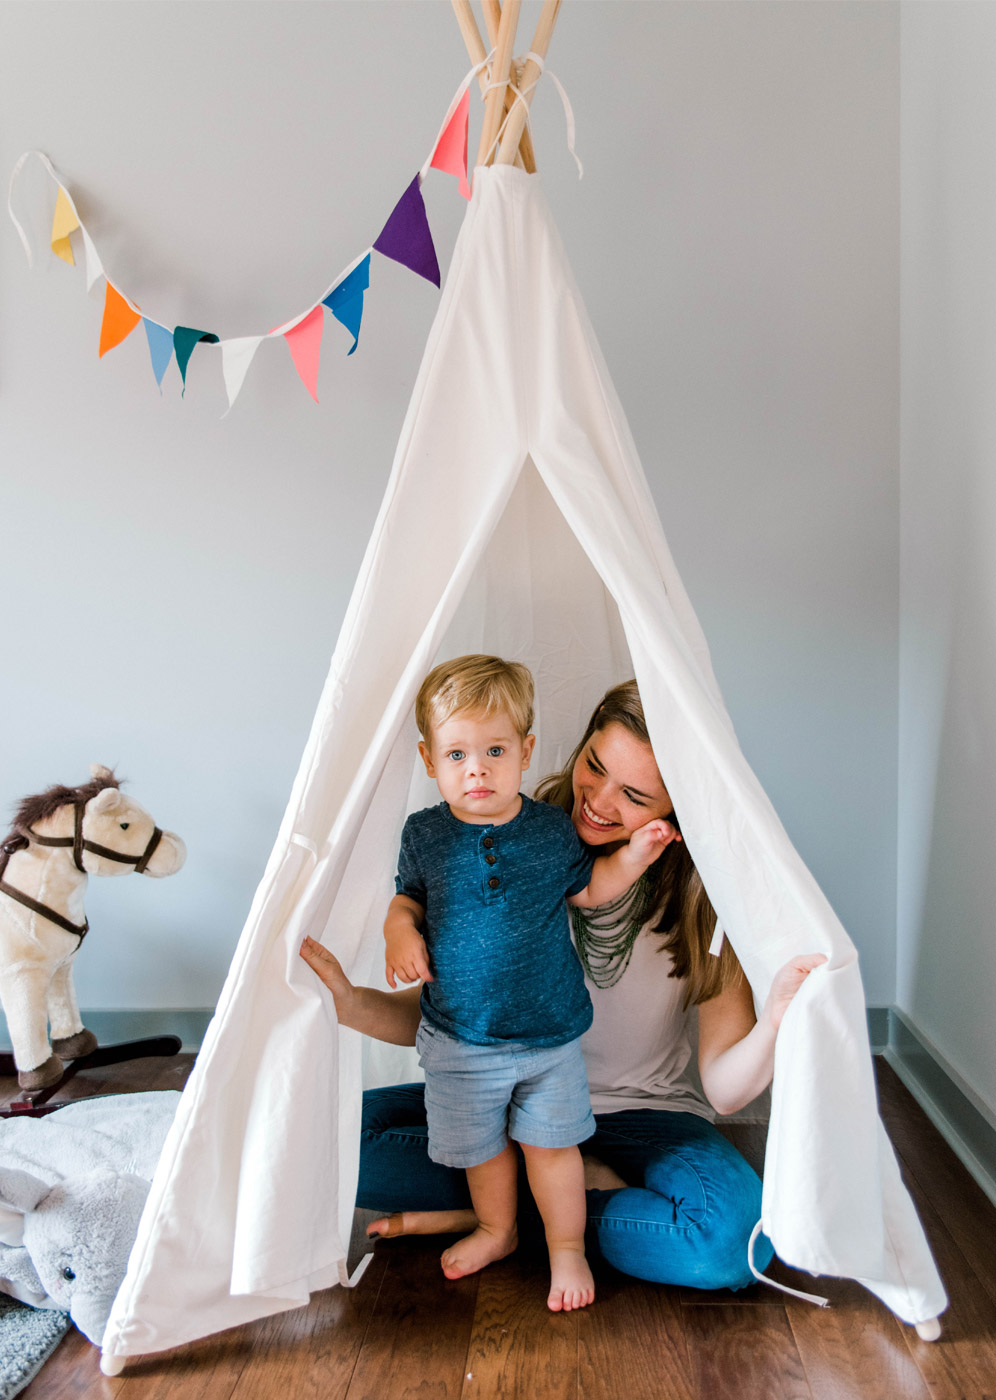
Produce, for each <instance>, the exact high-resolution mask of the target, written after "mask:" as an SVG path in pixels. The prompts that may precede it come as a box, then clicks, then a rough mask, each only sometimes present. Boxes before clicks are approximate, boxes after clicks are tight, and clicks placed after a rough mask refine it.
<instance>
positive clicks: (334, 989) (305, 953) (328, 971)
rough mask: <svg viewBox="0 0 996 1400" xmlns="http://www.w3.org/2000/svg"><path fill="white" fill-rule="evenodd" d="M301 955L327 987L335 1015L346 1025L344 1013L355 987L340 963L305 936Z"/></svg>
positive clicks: (319, 944)
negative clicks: (330, 994) (333, 1003)
mask: <svg viewBox="0 0 996 1400" xmlns="http://www.w3.org/2000/svg"><path fill="white" fill-rule="evenodd" d="M301 957H302V958H303V959H304V961H305V962H306V963H307V964H308V966H309V967H310V968H311V970H312V971H313V972H314V973H316V974H317V976H318V977H320V978H321V980H322V981H323V982H324V983H325V985H326V987H328V989H329V991H330V992H331V993H332V1000H333V1001H334V1002H335V1010H336V1015H337V1016H338V1017H339V1020H340V1021H342V1022H343V1024H344V1025H348V1022H347V1020H346V1016H345V1014H344V1013H345V1010H346V1006H347V1004H348V1002H349V1000H350V998H351V997H352V996H353V993H354V992H355V990H356V989H355V987H354V986H353V984H352V982H350V980H349V978H348V977H347V976H346V974H345V973H344V972H343V970H342V963H341V962H340V961H339V959H338V958H337V957H336V956H335V955H334V954H333V953H330V952H329V950H328V949H327V948H326V947H325V946H324V944H322V943H316V942H315V940H314V939H313V938H306V939H305V940H304V942H303V943H302V944H301Z"/></svg>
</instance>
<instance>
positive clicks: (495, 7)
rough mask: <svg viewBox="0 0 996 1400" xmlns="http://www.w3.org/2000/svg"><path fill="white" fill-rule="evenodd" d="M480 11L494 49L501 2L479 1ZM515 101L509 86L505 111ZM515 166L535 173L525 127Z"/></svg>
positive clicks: (531, 142)
mask: <svg viewBox="0 0 996 1400" xmlns="http://www.w3.org/2000/svg"><path fill="white" fill-rule="evenodd" d="M481 9H482V10H483V11H484V23H485V24H486V25H487V27H488V39H489V40H490V43H491V47H492V48H494V46H495V44H497V42H498V27H499V25H500V23H501V0H481ZM515 100H516V94H515V88H514V87H512V85H511V84H509V86H508V88H507V90H506V93H505V111H506V113H507V112H509V111H511V109H512V106H513V104H514V103H515ZM515 163H516V165H521V166H522V167H523V169H524V170H527V171H528V172H529V174H530V175H533V174H535V172H536V156H535V154H534V152H533V141H532V137H531V136H530V135H529V128H528V127H526V128H525V129H524V131H523V133H522V140H521V141H520V142H519V150H518V152H517V154H516V159H515Z"/></svg>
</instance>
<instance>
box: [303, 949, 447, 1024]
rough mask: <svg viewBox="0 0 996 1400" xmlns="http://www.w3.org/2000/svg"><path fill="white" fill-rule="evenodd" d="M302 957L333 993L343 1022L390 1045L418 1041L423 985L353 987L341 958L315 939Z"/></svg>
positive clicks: (339, 1017)
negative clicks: (391, 988)
mask: <svg viewBox="0 0 996 1400" xmlns="http://www.w3.org/2000/svg"><path fill="white" fill-rule="evenodd" d="M301 957H302V958H303V959H304V961H305V962H306V963H307V964H308V966H309V967H310V968H312V969H313V970H314V972H315V973H316V975H317V976H318V977H320V978H321V980H322V981H323V982H324V983H325V985H326V987H328V989H329V991H330V992H331V993H332V1000H333V1001H334V1002H335V1014H336V1017H337V1018H338V1020H339V1024H340V1025H342V1026H348V1027H349V1028H350V1029H351V1030H354V1031H360V1032H361V1033H362V1034H363V1035H369V1036H372V1037H373V1039H374V1040H383V1041H386V1042H387V1044H389V1045H414V1044H415V1032H416V1031H417V1030H418V1023H419V1020H420V1016H421V1013H420V1011H419V994H420V988H418V987H408V988H407V989H406V990H405V991H403V992H382V991H378V990H377V989H376V988H374V987H354V986H353V984H352V982H350V980H349V978H348V977H347V976H346V974H345V973H344V972H343V970H342V964H341V963H340V962H339V959H338V958H337V957H336V956H335V955H334V954H333V953H330V952H329V950H328V949H327V948H326V947H324V946H323V945H322V944H321V943H316V942H315V940H314V939H313V938H306V939H305V940H304V942H303V943H302V944H301Z"/></svg>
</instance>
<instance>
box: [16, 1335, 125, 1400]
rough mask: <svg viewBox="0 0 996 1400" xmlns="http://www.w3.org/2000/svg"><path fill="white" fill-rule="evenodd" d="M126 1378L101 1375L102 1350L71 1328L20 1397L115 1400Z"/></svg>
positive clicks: (20, 1399) (31, 1399) (31, 1398)
mask: <svg viewBox="0 0 996 1400" xmlns="http://www.w3.org/2000/svg"><path fill="white" fill-rule="evenodd" d="M123 1384H124V1381H123V1378H122V1377H120V1376H115V1377H114V1378H113V1379H111V1378H110V1377H109V1376H102V1375H101V1374H100V1350H99V1348H98V1347H95V1346H93V1345H92V1343H90V1342H88V1341H87V1339H86V1337H84V1336H83V1333H82V1332H77V1330H76V1328H75V1327H71V1328H70V1329H69V1331H68V1332H67V1333H66V1335H65V1336H64V1337H63V1339H62V1341H61V1342H60V1343H59V1345H58V1346H57V1347H56V1349H55V1351H54V1352H53V1353H52V1355H51V1356H50V1357H49V1359H48V1361H46V1362H45V1365H44V1366H43V1367H42V1369H41V1370H40V1371H39V1372H38V1374H37V1376H35V1378H34V1380H33V1381H31V1382H30V1383H29V1384H28V1385H27V1386H25V1388H24V1390H22V1391H21V1394H20V1398H19V1400H113V1397H115V1396H117V1395H118V1394H119V1393H120V1391H121V1387H122V1385H123Z"/></svg>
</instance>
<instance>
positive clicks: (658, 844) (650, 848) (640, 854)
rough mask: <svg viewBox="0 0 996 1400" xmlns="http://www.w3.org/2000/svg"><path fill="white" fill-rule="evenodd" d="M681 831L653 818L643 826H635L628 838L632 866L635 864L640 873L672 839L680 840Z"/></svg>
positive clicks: (666, 822)
mask: <svg viewBox="0 0 996 1400" xmlns="http://www.w3.org/2000/svg"><path fill="white" fill-rule="evenodd" d="M680 840H681V832H680V831H678V829H677V827H675V826H672V825H671V823H670V822H668V821H664V820H662V819H661V818H660V817H657V818H655V820H654V821H652V822H647V824H646V825H645V826H640V827H637V829H636V830H635V831H634V832H633V835H632V836H631V837H630V838H629V848H628V853H629V858H630V860H631V861H632V863H633V865H634V866H637V867H638V868H639V870H640V873H641V874H642V873H643V871H644V870H646V869H647V867H648V866H650V865H653V863H654V861H655V860H656V859H657V857H658V856H659V855H660V854H661V852H662V851H663V850H664V849H665V847H667V846H670V844H671V842H672V841H680Z"/></svg>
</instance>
